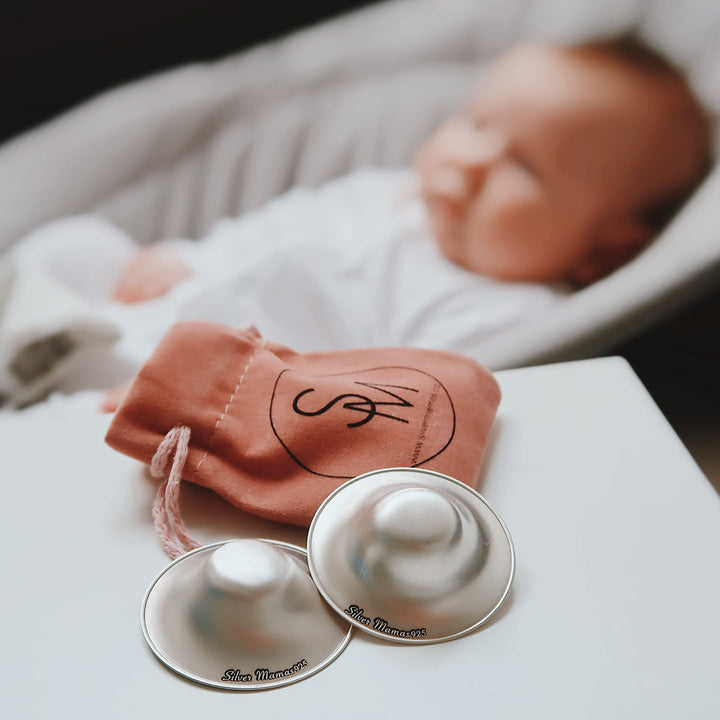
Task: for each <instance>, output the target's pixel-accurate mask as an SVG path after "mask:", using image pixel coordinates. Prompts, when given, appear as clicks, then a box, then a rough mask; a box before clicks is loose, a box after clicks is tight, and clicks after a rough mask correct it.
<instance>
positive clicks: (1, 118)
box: [0, 0, 720, 446]
mask: <svg viewBox="0 0 720 720" xmlns="http://www.w3.org/2000/svg"><path fill="white" fill-rule="evenodd" d="M369 4H372V0H365V1H364V2H363V0H354V1H353V0H307V1H306V2H296V3H290V2H288V3H282V4H278V3H263V2H262V0H254V2H239V1H235V2H233V1H232V0H204V1H203V0H176V1H175V2H169V1H168V0H145V1H144V2H140V1H138V0H123V1H122V2H119V3H103V2H99V1H98V0H55V1H53V0H45V1H42V0H27V1H26V2H23V3H20V2H12V3H6V5H5V7H4V8H3V11H2V28H3V33H2V41H1V42H0V88H1V92H0V140H3V139H7V138H9V137H11V136H13V135H15V134H17V133H19V132H22V131H24V130H27V129H30V128H31V127H33V126H35V125H37V124H38V123H40V122H42V121H44V120H47V119H49V118H51V117H52V116H54V115H56V114H57V113H59V112H61V111H62V110H65V109H67V108H69V107H71V106H73V105H75V104H76V103H78V102H80V101H81V100H84V99H87V98H89V97H91V96H92V95H94V94H95V93H97V92H99V91H100V90H103V89H106V88H108V87H112V86H114V85H117V84H118V83H121V82H126V81H129V80H133V79H135V78H138V77H142V76H144V75H147V74H148V73H151V72H155V71H158V70H163V69H167V68H170V67H173V66H176V65H179V64H182V63H187V62H191V61H194V60H212V59H215V58H218V57H222V56H224V55H227V54H229V53H232V52H237V51H238V50H241V49H244V48H247V47H250V46H252V45H255V44H257V43H259V42H262V41H265V40H269V39H272V38H275V37H279V36H281V35H283V34H285V33H287V32H289V31H291V30H295V29H297V28H300V27H303V26H306V25H310V24H312V23H315V22H317V21H319V20H321V19H325V18H329V17H332V16H335V15H338V14H340V13H343V12H345V11H348V10H350V9H352V8H356V7H359V6H361V5H369ZM719 311H720V290H719V291H717V292H715V293H714V294H712V295H710V296H709V297H707V296H706V297H705V298H704V299H703V300H701V301H699V302H696V303H694V304H693V305H692V306H691V307H690V308H686V309H684V310H683V311H682V312H680V313H679V314H678V315H676V316H675V317H672V318H670V319H669V320H667V321H665V322H663V323H662V324H661V325H660V326H658V327H655V328H653V329H652V330H651V331H648V332H645V333H643V334H642V335H640V336H639V337H637V338H635V339H634V340H633V341H632V342H629V343H626V344H623V345H622V346H619V347H617V348H615V349H614V350H612V351H610V352H609V353H608V354H618V355H622V356H624V357H626V358H627V359H628V360H629V361H630V363H631V364H632V366H633V368H634V369H635V370H636V372H637V373H638V374H639V375H640V377H641V379H642V380H643V382H644V383H645V385H646V386H647V387H648V389H649V390H650V392H651V393H652V395H653V397H654V398H655V400H656V402H657V403H658V404H659V405H660V407H661V409H662V410H663V412H664V413H665V415H666V416H667V417H668V419H669V420H670V421H671V423H672V424H673V425H674V426H675V428H676V430H677V431H678V432H679V434H680V435H681V437H682V438H683V439H684V440H685V441H686V443H688V444H689V445H691V446H692V441H693V438H692V433H693V429H694V428H695V427H696V426H697V425H698V424H701V425H703V426H704V427H705V428H706V429H707V428H708V427H709V428H715V429H717V432H718V442H720V373H719V372H718V371H719V369H720V339H719V337H718V336H719V335H720V333H719V332H718V329H719V324H718V320H717V317H718V312H719ZM618 412H622V409H621V408H618Z"/></svg>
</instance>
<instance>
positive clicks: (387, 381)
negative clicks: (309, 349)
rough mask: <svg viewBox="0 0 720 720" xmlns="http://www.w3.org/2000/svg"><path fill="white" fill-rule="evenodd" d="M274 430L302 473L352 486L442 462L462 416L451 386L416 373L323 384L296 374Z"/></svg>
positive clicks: (274, 402)
mask: <svg viewBox="0 0 720 720" xmlns="http://www.w3.org/2000/svg"><path fill="white" fill-rule="evenodd" d="M270 423H271V426H272V429H273V432H274V433H275V436H276V437H277V439H278V440H279V441H280V443H281V444H282V446H283V447H284V448H285V450H286V451H287V452H288V454H289V455H290V456H291V457H292V458H293V460H295V462H297V463H298V465H300V466H301V467H303V468H304V469H306V470H307V471H308V472H311V473H313V474H315V475H321V476H324V477H335V478H341V479H345V478H351V477H355V476H356V475H358V474H360V473H362V472H367V471H368V470H370V469H374V468H380V467H398V466H405V467H416V466H418V465H422V464H423V463H426V462H428V461H429V460H431V459H432V458H434V457H437V456H438V455H439V454H440V453H441V452H443V450H445V448H447V446H448V445H449V444H450V442H451V440H452V438H453V435H454V434H455V409H454V407H453V404H452V400H451V398H450V395H449V393H448V392H447V390H446V388H445V387H444V386H443V384H442V383H441V382H440V381H439V380H438V379H437V378H435V377H434V376H432V375H430V374H429V373H426V372H424V371H422V370H416V369H414V368H407V367H379V368H368V369H366V370H359V371H355V372H348V373H336V374H330V375H322V376H311V375H304V374H302V373H299V372H296V371H294V370H289V369H288V370H284V371H283V372H281V373H280V375H279V376H278V378H277V380H276V381H275V387H274V388H273V395H272V399H271V403H270Z"/></svg>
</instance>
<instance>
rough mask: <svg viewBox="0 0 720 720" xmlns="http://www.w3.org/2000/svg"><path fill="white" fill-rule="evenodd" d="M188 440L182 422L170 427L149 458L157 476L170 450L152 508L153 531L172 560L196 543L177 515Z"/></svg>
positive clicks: (160, 474) (195, 545)
mask: <svg viewBox="0 0 720 720" xmlns="http://www.w3.org/2000/svg"><path fill="white" fill-rule="evenodd" d="M189 444H190V428H189V427H187V426H185V425H179V426H177V427H174V428H173V429H172V430H170V431H169V432H168V433H167V435H165V437H164V438H163V440H162V442H161V443H160V445H158V449H157V450H156V451H155V454H154V455H153V458H152V460H151V461H150V473H151V474H152V476H153V477H156V478H161V477H164V476H165V468H166V467H167V464H168V460H169V459H170V456H171V455H173V453H174V457H173V461H172V465H171V467H170V472H169V474H168V476H167V478H166V479H165V481H164V482H163V483H162V484H161V485H160V487H159V488H158V490H157V493H156V495H155V500H154V502H153V508H152V516H153V521H154V522H155V531H156V532H157V534H158V536H159V538H160V542H161V543H162V546H163V549H164V550H165V552H166V553H167V554H168V555H169V556H170V557H171V558H172V559H173V560H174V559H175V558H176V557H179V556H180V555H182V554H183V553H186V552H188V551H189V550H194V549H195V548H199V547H200V543H198V542H197V541H196V540H195V539H194V538H193V537H192V535H190V533H189V532H188V530H187V528H186V527H185V523H183V520H182V517H181V515H180V481H181V480H182V471H183V468H184V467H185V460H186V459H187V455H188V445H189Z"/></svg>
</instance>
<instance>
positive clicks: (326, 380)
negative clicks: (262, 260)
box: [106, 322, 500, 554]
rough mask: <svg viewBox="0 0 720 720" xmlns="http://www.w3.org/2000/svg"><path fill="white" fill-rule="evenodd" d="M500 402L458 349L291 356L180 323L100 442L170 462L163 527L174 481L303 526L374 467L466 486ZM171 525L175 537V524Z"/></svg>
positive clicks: (247, 333) (482, 372)
mask: <svg viewBox="0 0 720 720" xmlns="http://www.w3.org/2000/svg"><path fill="white" fill-rule="evenodd" d="M499 402H500V390H499V387H498V385H497V383H496V381H495V379H494V378H493V376H492V375H491V373H490V372H489V371H488V370H486V369H485V368H483V367H482V366H480V365H479V364H478V363H476V362H475V361H473V360H471V359H469V358H467V357H464V356H461V355H457V354H454V353H449V352H444V351H439V350H426V349H418V348H399V347H393V348H368V349H358V350H345V351H338V352H324V353H297V352H294V351H293V350H291V349H290V348H287V347H283V346H281V345H277V344H274V343H271V342H267V341H266V340H264V339H263V338H262V337H261V336H260V335H259V333H258V332H257V331H256V330H254V328H253V329H249V330H240V329H235V328H230V327H225V326H221V325H216V324H211V323H204V322H184V323H178V324H176V325H174V326H173V327H172V328H171V329H170V330H169V331H168V333H167V335H166V336H165V337H164V338H163V340H162V341H161V342H160V344H159V345H158V347H157V348H156V349H155V352H154V353H153V354H152V356H151V357H150V358H149V360H148V361H147V362H146V364H145V365H144V366H143V367H142V368H141V370H140V372H139V373H138V375H137V376H136V378H135V380H134V382H133V384H132V385H131V387H130V389H129V391H128V393H127V394H126V396H125V398H124V399H123V401H122V402H121V404H120V406H119V407H118V409H117V410H116V412H115V416H114V418H113V420H112V422H111V424H110V428H109V430H108V433H107V436H106V441H107V442H108V444H109V445H111V446H112V447H113V448H115V449H116V450H119V451H120V452H122V453H125V454H127V455H130V456H131V457H134V458H136V459H137V460H140V461H141V462H144V463H148V464H151V468H152V469H153V473H154V474H156V475H161V474H163V473H164V470H165V465H166V463H167V462H168V461H169V460H170V457H171V456H172V455H174V459H173V460H172V471H171V472H170V475H171V478H170V479H171V480H172V479H173V476H174V483H173V486H174V487H164V489H163V488H161V491H160V499H159V500H158V501H157V502H156V508H155V509H154V514H155V519H156V524H159V527H161V526H163V523H165V522H166V520H163V519H162V518H163V517H164V516H165V515H164V514H165V513H166V512H167V507H166V506H167V505H171V506H172V505H173V504H174V503H175V502H176V500H177V485H178V484H179V480H180V478H181V477H182V478H183V479H185V480H188V481H190V482H194V483H198V484H200V485H203V486H205V487H208V488H211V489H212V490H214V491H216V492H217V493H219V494H220V495H221V496H222V497H224V498H226V499H227V500H229V501H230V502H231V503H233V504H234V505H236V506H237V507H239V508H242V509H243V510H245V511H247V512H249V513H253V514H256V515H259V516H261V517H263V518H267V519H270V520H275V521H279V522H283V523H291V524H294V525H301V526H309V524H310V521H311V520H312V518H313V515H314V514H315V511H316V510H317V509H318V507H319V506H320V504H321V503H322V502H323V500H324V499H325V498H326V497H327V496H328V495H329V494H330V493H331V492H332V491H333V490H335V489H336V488H337V487H338V486H340V485H341V484H342V483H344V482H345V481H346V480H348V479H349V478H353V477H355V476H357V475H360V474H362V473H365V472H369V471H371V470H377V469H380V468H387V467H422V468H426V469H429V470H435V471H437V472H441V473H444V474H446V475H450V476H452V477H454V478H456V479H458V480H461V481H463V482H465V483H466V484H468V485H470V486H471V487H475V486H476V484H477V480H478V475H479V471H480V465H481V462H482V457H483V453H484V451H485V447H486V445H487V441H488V435H489V432H490V428H491V426H492V423H493V420H494V418H495V413H496V411H497V407H498V404H499ZM163 493H165V496H163ZM168 493H169V494H170V495H171V497H168ZM163 497H164V499H163ZM164 506H165V509H163V507H164ZM174 512H177V511H176V510H175V511H174ZM170 515H171V519H172V513H170ZM174 524H175V525H176V526H178V525H179V526H180V533H179V534H180V535H182V533H183V532H184V529H183V528H182V526H181V521H180V519H179V516H178V517H177V518H175V523H174ZM165 529H167V528H165ZM181 540H182V538H181ZM188 545H189V546H190V547H193V546H194V545H193V544H192V542H191V539H189V538H188V542H187V543H184V549H188ZM166 549H168V548H167V547H166ZM176 554H179V553H176Z"/></svg>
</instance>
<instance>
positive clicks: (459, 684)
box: [0, 358, 720, 720]
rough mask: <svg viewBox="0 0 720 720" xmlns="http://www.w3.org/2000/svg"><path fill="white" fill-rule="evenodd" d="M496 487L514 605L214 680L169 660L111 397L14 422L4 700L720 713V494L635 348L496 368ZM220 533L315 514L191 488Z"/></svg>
mask: <svg viewBox="0 0 720 720" xmlns="http://www.w3.org/2000/svg"><path fill="white" fill-rule="evenodd" d="M498 380H499V382H500V384H501V386H502V390H503V400H502V404H501V406H500V410H499V414H498V419H497V421H496V425H495V428H494V432H493V436H492V440H491V446H490V449H489V451H488V454H487V456H486V460H485V464H484V472H483V478H482V481H481V485H480V488H479V489H480V491H481V492H482V493H483V495H484V496H485V497H486V498H487V499H488V500H489V501H490V503H491V504H492V505H493V506H494V507H495V508H496V510H497V511H498V512H499V513H500V515H501V516H502V517H503V519H504V520H505V521H506V523H507V525H508V527H509V529H510V532H511V534H512V536H513V539H514V542H515V547H516V551H517V574H516V578H515V583H514V586H513V591H512V593H511V595H510V598H509V600H508V601H507V603H506V605H505V606H504V609H503V610H502V611H501V612H500V614H499V617H497V619H495V620H493V621H492V622H491V623H490V624H488V625H486V626H485V627H483V628H482V629H480V630H479V631H477V632H475V633H474V634H472V635H469V636H466V637H464V638H461V639H458V640H455V641H452V642H448V643H442V644H437V645H427V646H405V645H393V644H390V643H384V642H382V641H376V640H374V639H372V638H368V637H365V636H363V635H361V634H358V633H356V634H355V636H354V638H353V640H352V641H351V642H350V645H349V646H348V648H347V650H346V651H345V652H344V653H343V654H342V655H341V656H340V657H339V658H338V659H337V660H336V661H335V662H334V663H333V664H332V665H330V666H329V667H328V668H326V669H325V670H323V671H321V672H320V673H318V674H316V675H314V676H312V677H310V678H308V679H306V680H304V681H301V682H299V683H296V684H294V685H290V686H287V687H284V688H281V689H276V690H271V691H266V692H260V693H248V692H246V693H241V692H223V691H215V690H210V689H207V688H204V687H201V686H198V685H195V684H193V683H190V682H187V681H184V680H182V679H181V678H179V677H178V676H176V675H175V674H174V673H172V672H170V671H169V670H167V669H165V667H164V666H162V665H161V664H160V663H159V662H158V661H157V660H156V659H155V658H154V656H153V655H152V654H151V652H150V651H149V649H148V648H147V647H146V645H145V642H144V640H143V637H142V634H141V630H140V623H139V615H140V602H141V600H142V597H143V594H144V592H145V590H146V588H147V586H148V585H149V583H150V581H151V580H152V579H153V577H154V576H155V575H156V574H157V573H158V572H159V571H160V570H161V569H162V568H163V567H164V566H165V564H166V563H167V559H166V557H165V555H164V554H163V552H162V550H161V549H160V546H159V543H158V542H157V539H156V537H155V535H154V531H153V528H152V523H151V519H150V504H151V499H152V495H153V492H154V481H151V480H149V479H147V478H146V476H145V475H144V473H143V472H142V469H141V466H140V465H139V464H138V463H136V462H135V461H133V460H130V459H128V458H126V457H124V456H122V455H119V454H118V453H116V452H114V451H113V450H111V449H109V448H108V447H106V446H105V445H104V444H103V435H104V432H105V429H106V427H107V423H108V419H107V417H92V416H87V415H84V416H82V417H78V418H76V419H73V420H72V421H69V420H62V419H54V418H38V417H32V416H29V417H27V418H24V419H23V418H22V417H20V418H15V419H13V420H11V421H7V420H4V421H3V422H2V424H1V425H0V443H1V447H2V455H3V460H4V463H5V464H4V469H3V473H2V475H3V479H2V483H3V485H2V487H3V490H2V496H3V499H2V504H1V509H0V539H1V540H2V547H3V550H4V551H3V559H2V573H1V574H0V578H1V581H0V583H1V584H0V610H1V611H2V625H1V627H2V636H1V638H0V641H1V645H0V647H1V650H0V653H1V655H0V656H1V658H2V660H1V663H2V665H1V666H0V708H2V710H3V716H4V717H7V718H13V719H14V718H64V717H67V718H93V719H97V718H103V719H108V718H138V717H151V716H152V717H173V718H193V719H200V720H202V718H212V720H220V719H221V718H230V717H232V718H237V717H246V718H276V717H277V718H281V717H285V718H292V719H293V720H295V719H301V718H314V719H315V720H316V719H317V718H323V717H334V718H343V719H349V720H351V719H353V718H358V719H359V718H363V719H365V718H385V717H387V718H391V717H392V718H406V717H407V718H413V719H418V720H421V719H423V718H428V719H430V718H432V719H433V720H436V719H437V718H442V717H445V716H447V713H448V712H451V713H458V714H470V715H471V716H472V717H479V718H494V719H497V718H533V719H535V718H552V719H553V720H560V719H562V718H572V720H580V719H583V720H586V719H590V718H602V719H603V720H607V718H614V719H617V718H633V719H637V718H652V719H653V720H660V719H661V718H672V719H673V720H675V719H677V718H681V717H682V718H715V717H720V690H719V689H718V687H719V685H718V680H720V499H719V498H718V496H717V494H716V493H715V492H714V490H713V489H712V487H711V486H710V484H709V483H708V481H707V480H706V478H705V477H704V476H703V475H702V473H701V472H700V470H699V469H698V468H697V466H696V465H695V463H694V462H693V460H692V458H691V457H690V455H689V454H688V452H687V451H686V450H685V448H684V447H683V445H682V444H681V442H680V440H679V439H678V438H677V436H676V435H675V434H674V433H673V431H672V429H671V428H670V426H669V424H668V423H667V422H666V420H665V419H664V418H663V416H662V415H661V414H660V412H659V410H658V409H657V407H656V406H655V405H654V403H653V402H652V400H651V399H650V396H649V395H648V394H647V392H646V391H645V389H644V388H643V387H642V385H641V384H640V382H639V381H638V379H637V377H636V376H635V375H634V374H633V372H632V370H631V369H630V368H629V366H628V365H627V364H626V363H625V362H624V361H622V360H620V359H617V358H605V359H601V360H594V361H586V362H580V363H568V364H560V365H550V366H545V367H539V368H531V369H526V370H513V371H506V372H501V373H498ZM183 492H184V495H183V501H184V503H185V505H184V507H185V508H186V510H185V517H186V521H187V523H188V525H189V526H190V528H191V529H192V531H193V532H194V533H195V535H196V536H197V537H198V538H199V539H200V540H202V541H208V542H209V541H211V540H216V539H223V538H227V537H233V536H264V537H274V538H277V539H281V540H286V541H289V542H294V543H298V544H303V543H304V532H303V531H300V530H298V529H293V528H286V527H281V526H273V525H271V524H269V523H265V522H263V521H259V520H257V519H253V518H250V517H249V516H246V515H243V514H241V513H239V512H236V511H235V510H234V509H232V508H230V507H229V506H227V505H226V504H225V503H223V502H222V501H220V500H219V499H218V498H217V497H216V496H214V495H212V494H211V493H209V492H208V491H205V490H202V489H196V488H191V487H189V486H188V487H187V488H186V489H185V490H184V491H183Z"/></svg>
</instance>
